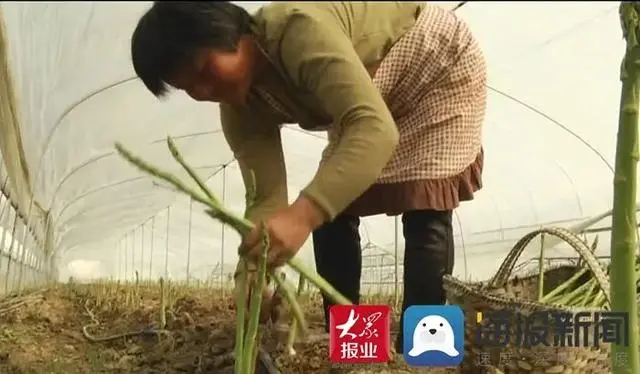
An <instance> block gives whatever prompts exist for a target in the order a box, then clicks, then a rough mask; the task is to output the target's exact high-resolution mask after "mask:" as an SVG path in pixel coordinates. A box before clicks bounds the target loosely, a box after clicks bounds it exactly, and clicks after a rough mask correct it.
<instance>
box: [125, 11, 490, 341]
mask: <svg viewBox="0 0 640 374" xmlns="http://www.w3.org/2000/svg"><path fill="white" fill-rule="evenodd" d="M131 53H132V60H133V66H134V69H135V71H136V73H137V75H138V77H139V78H140V79H141V80H142V82H143V83H144V84H145V86H146V87H147V88H148V89H149V91H151V92H152V93H153V94H154V95H155V96H158V97H160V96H163V95H164V94H166V93H167V92H168V91H169V89H170V88H174V89H177V90H183V91H184V92H186V93H187V94H188V95H189V96H191V97H192V98H193V99H194V100H198V101H208V102H215V103H220V113H221V122H222V129H223V132H224V136H225V138H226V140H227V142H228V144H229V147H230V148H231V150H232V151H233V153H234V155H235V157H236V160H237V161H238V164H239V166H240V169H241V172H242V176H243V179H244V183H245V185H246V186H247V187H249V186H250V184H251V183H252V178H251V177H250V171H253V172H254V173H255V186H251V187H254V188H255V190H256V201H255V205H254V206H253V208H252V209H251V210H250V212H249V217H250V219H251V220H252V221H253V222H255V223H260V222H263V223H264V225H265V226H266V228H267V230H268V232H269V235H270V237H271V244H272V247H271V249H270V251H269V254H268V258H269V264H270V266H280V265H282V264H284V263H285V262H286V261H287V260H288V259H290V258H292V257H293V256H295V255H296V253H297V252H298V251H299V250H300V248H301V247H302V245H303V244H304V243H305V241H306V240H307V239H308V237H309V235H311V234H313V248H314V254H315V262H316V267H317V271H318V273H319V274H320V275H321V276H322V277H324V278H325V279H326V280H327V281H328V282H330V283H331V284H332V285H333V286H334V287H335V288H336V289H337V290H338V291H340V292H341V293H342V294H343V295H345V296H346V297H348V298H349V299H350V300H352V301H353V302H354V303H358V302H359V297H360V275H361V261H362V260H361V246H360V236H359V230H358V227H359V224H360V217H363V216H370V215H377V214H387V215H390V216H396V215H402V225H403V235H404V239H405V255H404V279H403V281H404V287H403V305H402V307H403V310H404V309H406V308H407V307H408V306H410V305H415V304H443V303H445V301H446V300H445V293H444V291H443V286H442V277H443V275H444V274H451V273H452V270H453V263H454V240H453V227H452V211H453V210H454V209H455V208H456V207H457V206H458V205H459V203H460V202H461V201H465V200H471V199H473V194H474V192H476V191H477V190H479V189H480V188H481V185H482V182H481V174H482V165H483V148H482V142H481V133H482V124H483V120H484V112H485V101H486V87H485V81H486V68H485V60H484V57H483V54H482V51H481V49H480V47H479V46H478V43H477V42H476V40H475V39H474V37H473V35H472V33H471V31H470V30H469V28H468V27H467V26H466V25H465V23H464V22H463V21H461V20H460V19H459V18H457V17H456V15H455V14H454V13H453V12H451V11H447V10H445V9H442V8H440V7H438V6H435V5H429V4H424V3H422V4H421V3H414V2H367V1H365V2H273V3H270V4H268V5H265V6H263V7H262V8H261V9H259V10H258V11H257V12H256V13H255V14H253V15H251V14H249V13H248V12H247V11H246V10H245V9H243V8H241V7H239V6H236V5H234V4H231V3H229V2H213V1H207V2H189V1H180V2H173V1H162V2H154V4H153V7H152V8H151V9H150V10H149V11H147V12H146V14H144V15H143V16H142V18H141V19H140V21H139V23H138V25H137V27H136V29H135V31H134V32H133V37H132V41H131ZM282 124H298V125H299V126H300V127H301V128H302V129H305V130H310V131H326V132H327V133H328V138H329V142H328V145H327V147H326V148H325V149H324V151H323V153H322V161H321V162H320V165H319V167H318V169H317V172H316V174H315V176H314V177H313V179H312V180H311V181H310V182H309V184H308V185H307V186H306V187H305V188H304V189H303V190H302V192H301V193H300V194H299V196H297V198H296V200H295V201H294V202H293V203H292V204H289V202H288V201H289V200H288V195H287V178H286V171H285V162H284V157H283V151H282V144H281V135H280V128H281V125H282ZM258 232H259V231H258V229H256V230H254V232H252V233H251V234H249V235H248V236H247V237H246V238H244V240H243V244H242V245H241V250H243V251H245V252H244V253H247V254H248V255H249V257H250V258H253V259H256V258H257V256H258V255H259V253H260V250H261V248H260V245H259V242H260V241H259V240H258V239H259V234H258ZM329 306H330V302H329V300H327V299H326V298H324V308H325V319H328V308H329ZM325 322H326V324H327V326H328V321H325ZM401 335H402V334H400V336H399V337H398V340H397V342H396V350H397V351H398V352H402V350H403V349H402V348H403V347H402V336H401Z"/></svg>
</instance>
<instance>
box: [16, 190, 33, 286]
mask: <svg viewBox="0 0 640 374" xmlns="http://www.w3.org/2000/svg"><path fill="white" fill-rule="evenodd" d="M30 200H31V201H33V199H30ZM32 215H33V211H32V210H31V209H29V215H28V216H27V222H25V224H24V232H23V233H22V253H21V254H20V272H19V274H18V292H19V293H20V295H22V288H23V287H24V279H23V277H24V271H25V267H26V263H27V251H28V249H27V248H28V247H29V246H28V245H27V244H28V242H29V239H30V238H31V235H29V234H30V232H29V221H31V218H32V217H31V216H32ZM28 252H29V254H31V253H30V252H31V251H28Z"/></svg>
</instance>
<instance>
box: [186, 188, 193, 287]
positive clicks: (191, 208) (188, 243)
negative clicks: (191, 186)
mask: <svg viewBox="0 0 640 374" xmlns="http://www.w3.org/2000/svg"><path fill="white" fill-rule="evenodd" d="M192 216H193V199H192V198H189V233H188V234H187V285H189V281H190V280H191V217H192Z"/></svg>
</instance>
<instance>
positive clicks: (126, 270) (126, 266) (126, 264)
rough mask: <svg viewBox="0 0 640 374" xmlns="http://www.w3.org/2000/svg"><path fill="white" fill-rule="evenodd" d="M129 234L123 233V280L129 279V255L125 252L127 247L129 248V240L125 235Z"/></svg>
mask: <svg viewBox="0 0 640 374" xmlns="http://www.w3.org/2000/svg"><path fill="white" fill-rule="evenodd" d="M128 235H129V234H124V240H123V242H124V278H123V279H124V280H125V281H126V280H127V279H129V255H128V253H129V252H127V249H128V248H129V241H128V240H127V239H128V238H127V236H128Z"/></svg>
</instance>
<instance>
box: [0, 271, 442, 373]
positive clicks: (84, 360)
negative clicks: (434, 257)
mask: <svg viewBox="0 0 640 374" xmlns="http://www.w3.org/2000/svg"><path fill="white" fill-rule="evenodd" d="M165 294H166V296H165V303H166V313H165V317H166V330H168V331H167V332H166V333H164V334H160V335H158V334H155V333H146V334H138V335H135V336H129V337H123V336H121V334H122V333H126V332H134V331H140V330H142V329H145V328H147V327H149V326H150V325H152V324H154V323H155V324H158V322H159V321H160V318H161V315H162V313H161V312H160V310H161V308H160V300H161V298H160V295H161V292H160V287H159V286H158V285H157V284H144V285H143V284H140V285H119V284H115V283H102V284H91V285H84V284H74V283H69V284H64V285H60V286H57V287H55V288H51V289H48V290H46V291H40V292H35V293H30V294H29V295H28V296H21V297H17V296H16V297H11V298H4V299H1V300H0V373H3V374H18V373H20V374H22V373H25V374H26V373H34V374H49V373H65V374H73V373H83V374H84V373H158V374H160V373H162V374H168V373H194V374H195V373H203V374H204V373H220V374H224V373H233V355H232V351H233V344H234V336H235V314H234V309H235V307H234V303H233V300H232V299H231V297H230V296H231V295H230V292H229V291H220V290H213V289H211V288H205V287H193V286H191V287H187V286H184V285H173V284H167V285H165ZM371 301H374V300H371ZM375 301H376V302H386V301H388V300H375ZM320 305H321V304H320V299H319V297H318V296H317V295H315V296H313V297H310V296H306V297H305V296H303V297H302V300H301V306H302V307H303V310H304V311H305V316H306V318H307V321H308V323H309V325H310V329H311V333H310V336H309V337H308V338H307V339H306V340H305V343H298V344H297V345H296V351H297V354H296V355H295V356H291V355H289V354H286V353H284V352H283V351H284V343H285V342H286V334H287V333H288V332H287V326H286V320H287V317H286V316H284V317H283V319H284V321H283V322H284V325H281V326H279V327H278V326H276V327H272V328H270V329H269V331H267V332H265V334H264V335H265V336H264V342H263V348H264V350H265V351H268V352H269V357H271V359H272V362H273V364H274V366H275V367H277V369H278V370H279V371H280V372H281V373H282V374H289V373H328V372H329V360H328V353H327V340H328V338H327V337H326V335H324V334H323V329H322V324H321V320H322V319H321V314H320V313H321V307H320ZM394 325H395V326H397V322H395V323H394ZM83 327H86V329H87V332H88V333H89V334H90V335H91V336H93V337H96V338H98V339H102V338H104V337H114V336H116V337H114V338H113V339H109V340H107V341H94V342H92V341H89V340H88V339H87V338H86V337H85V335H84V334H83ZM118 336H119V337H118ZM340 372H345V373H364V372H378V373H384V372H386V373H411V372H418V371H416V370H412V369H410V368H408V367H407V366H406V365H405V364H404V363H403V362H402V359H401V358H398V357H397V356H396V357H395V358H394V361H393V362H391V363H390V364H388V365H380V366H366V367H360V368H358V367H354V368H343V369H342V371H340ZM420 372H425V371H423V370H421V371H420ZM430 372H434V371H430ZM438 372H440V373H442V372H455V371H442V370H441V371H438Z"/></svg>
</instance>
